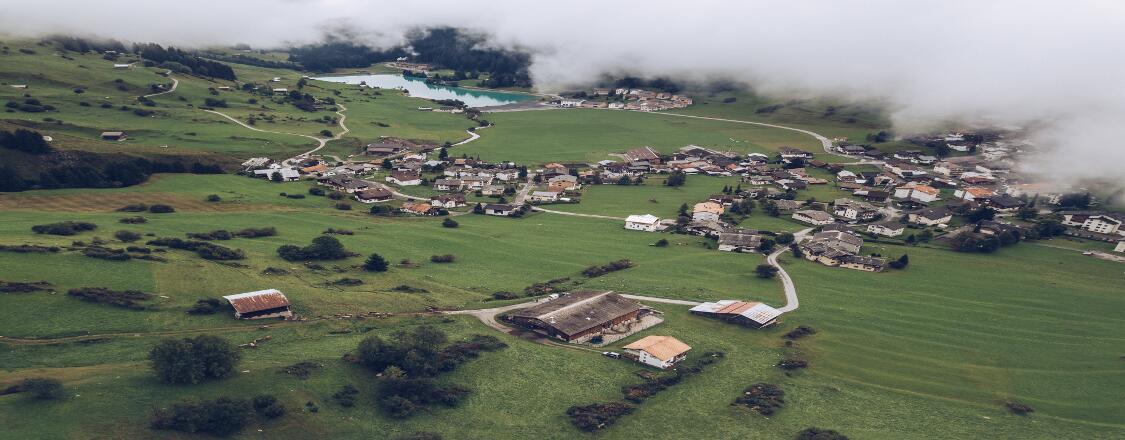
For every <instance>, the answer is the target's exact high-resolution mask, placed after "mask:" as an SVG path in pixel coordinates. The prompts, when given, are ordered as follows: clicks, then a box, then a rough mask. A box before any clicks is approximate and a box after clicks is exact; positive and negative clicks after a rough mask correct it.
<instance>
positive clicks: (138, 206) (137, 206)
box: [117, 203, 148, 212]
mask: <svg viewBox="0 0 1125 440" xmlns="http://www.w3.org/2000/svg"><path fill="white" fill-rule="evenodd" d="M117 210H118V211H120V212H144V211H147V210H148V205H146V204H144V203H134V204H130V205H125V206H122V207H120V208H117Z"/></svg>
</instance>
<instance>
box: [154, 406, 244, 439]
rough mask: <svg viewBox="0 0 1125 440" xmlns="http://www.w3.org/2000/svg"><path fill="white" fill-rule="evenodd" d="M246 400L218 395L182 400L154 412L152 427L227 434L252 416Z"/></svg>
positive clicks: (231, 432) (219, 434)
mask: <svg viewBox="0 0 1125 440" xmlns="http://www.w3.org/2000/svg"><path fill="white" fill-rule="evenodd" d="M251 411H252V408H251V405H250V402H248V401H246V400H245V399H234V398H230V397H220V398H218V399H215V400H210V401H203V402H195V401H190V400H189V401H184V402H181V403H177V404H174V405H172V406H171V407H170V408H167V409H158V410H156V411H154V412H153V416H152V423H151V426H152V428H153V429H160V430H168V431H180V432H187V433H196V432H201V433H206V434H214V435H217V436H228V435H231V434H234V433H236V432H239V431H241V430H242V428H244V427H246V425H247V424H249V423H250V419H251V417H252V415H253V413H252V412H251Z"/></svg>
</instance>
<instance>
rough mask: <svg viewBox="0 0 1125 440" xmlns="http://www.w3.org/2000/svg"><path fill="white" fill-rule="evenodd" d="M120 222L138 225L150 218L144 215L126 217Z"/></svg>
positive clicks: (119, 221)
mask: <svg viewBox="0 0 1125 440" xmlns="http://www.w3.org/2000/svg"><path fill="white" fill-rule="evenodd" d="M117 222H118V223H125V224H129V225H136V224H141V223H148V219H147V218H144V217H139V216H138V217H125V218H123V219H120V220H118V221H117Z"/></svg>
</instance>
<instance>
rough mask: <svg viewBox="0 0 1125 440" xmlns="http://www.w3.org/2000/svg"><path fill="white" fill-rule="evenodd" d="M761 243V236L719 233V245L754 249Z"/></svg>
mask: <svg viewBox="0 0 1125 440" xmlns="http://www.w3.org/2000/svg"><path fill="white" fill-rule="evenodd" d="M761 243H762V236H760V235H758V234H747V233H738V232H722V233H719V245H720V246H722V245H730V246H739V247H751V248H756V247H758V245H760V244H761Z"/></svg>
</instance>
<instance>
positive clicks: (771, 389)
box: [734, 383, 785, 416]
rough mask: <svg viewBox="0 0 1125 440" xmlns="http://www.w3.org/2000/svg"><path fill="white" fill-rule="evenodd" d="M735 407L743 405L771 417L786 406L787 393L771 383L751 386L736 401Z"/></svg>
mask: <svg viewBox="0 0 1125 440" xmlns="http://www.w3.org/2000/svg"><path fill="white" fill-rule="evenodd" d="M734 405H743V406H746V407H747V408H750V410H752V411H755V412H757V413H758V414H761V415H763V416H768V415H771V414H773V413H775V412H777V410H779V409H781V407H782V406H785V391H782V390H781V388H779V387H778V386H777V385H774V384H770V383H756V384H754V385H750V386H749V387H747V388H746V390H745V391H743V392H742V395H741V396H738V398H737V399H734Z"/></svg>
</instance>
